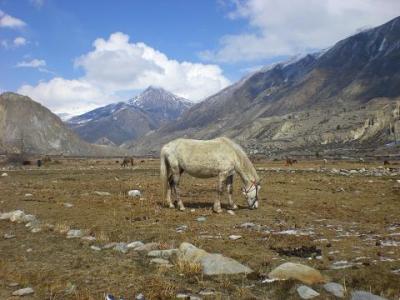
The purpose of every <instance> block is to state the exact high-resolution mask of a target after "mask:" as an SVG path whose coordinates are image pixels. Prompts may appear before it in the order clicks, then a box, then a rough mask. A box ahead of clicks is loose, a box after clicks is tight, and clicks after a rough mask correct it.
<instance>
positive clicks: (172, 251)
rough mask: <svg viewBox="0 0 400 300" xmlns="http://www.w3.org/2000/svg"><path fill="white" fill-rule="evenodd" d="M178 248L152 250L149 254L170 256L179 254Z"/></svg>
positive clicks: (161, 256)
mask: <svg viewBox="0 0 400 300" xmlns="http://www.w3.org/2000/svg"><path fill="white" fill-rule="evenodd" d="M178 251H179V250H178V249H167V250H152V251H150V252H149V253H147V256H150V257H159V258H167V259H168V258H170V257H171V256H172V255H174V254H178Z"/></svg>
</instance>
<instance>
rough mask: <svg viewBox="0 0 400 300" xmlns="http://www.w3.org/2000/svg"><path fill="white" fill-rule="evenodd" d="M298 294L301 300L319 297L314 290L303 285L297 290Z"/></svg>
mask: <svg viewBox="0 0 400 300" xmlns="http://www.w3.org/2000/svg"><path fill="white" fill-rule="evenodd" d="M297 293H298V294H299V296H300V298H301V299H312V298H314V297H317V296H319V293H318V292H316V291H314V290H313V289H312V288H310V287H308V286H306V285H301V286H299V287H298V288H297Z"/></svg>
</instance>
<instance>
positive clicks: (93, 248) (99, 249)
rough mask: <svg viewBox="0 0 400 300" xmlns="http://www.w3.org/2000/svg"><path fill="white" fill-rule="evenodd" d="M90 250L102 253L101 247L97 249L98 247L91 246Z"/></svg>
mask: <svg viewBox="0 0 400 300" xmlns="http://www.w3.org/2000/svg"><path fill="white" fill-rule="evenodd" d="M90 249H92V250H94V251H101V248H100V247H97V246H94V245H92V246H90Z"/></svg>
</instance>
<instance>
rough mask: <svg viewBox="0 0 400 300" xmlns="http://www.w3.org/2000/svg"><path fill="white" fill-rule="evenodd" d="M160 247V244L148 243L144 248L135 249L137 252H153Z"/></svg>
mask: <svg viewBox="0 0 400 300" xmlns="http://www.w3.org/2000/svg"><path fill="white" fill-rule="evenodd" d="M159 247H160V244H159V243H147V244H144V245H143V246H139V247H136V248H134V250H135V251H147V252H148V251H151V250H156V249H158V248H159Z"/></svg>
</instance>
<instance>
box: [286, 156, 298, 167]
mask: <svg viewBox="0 0 400 300" xmlns="http://www.w3.org/2000/svg"><path fill="white" fill-rule="evenodd" d="M293 164H297V159H292V158H289V157H286V166H291V165H293Z"/></svg>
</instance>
